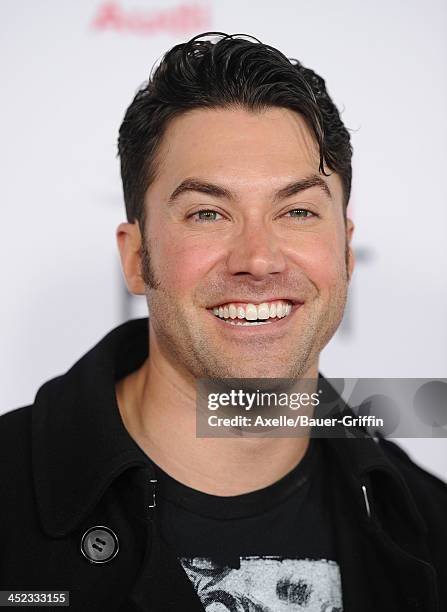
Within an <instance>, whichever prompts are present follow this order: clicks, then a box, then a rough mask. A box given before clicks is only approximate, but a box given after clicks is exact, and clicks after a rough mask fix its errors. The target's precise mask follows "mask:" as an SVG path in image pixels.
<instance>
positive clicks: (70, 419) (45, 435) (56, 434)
mask: <svg viewBox="0 0 447 612" xmlns="http://www.w3.org/2000/svg"><path fill="white" fill-rule="evenodd" d="M147 338H148V325H147V319H143V320H136V321H131V322H129V323H125V324H124V325H121V326H120V327H118V328H116V329H114V330H112V331H111V332H110V333H109V334H108V335H107V336H105V337H104V338H103V339H102V340H101V341H100V342H99V343H98V344H97V345H96V346H95V347H94V348H92V349H91V350H90V351H89V352H88V353H87V354H86V355H84V356H83V357H82V358H81V359H80V360H79V361H78V362H77V363H76V364H75V365H74V366H73V367H72V368H71V369H70V370H69V371H68V372H67V373H66V374H65V375H63V376H60V377H58V378H55V379H53V380H50V381H49V382H47V383H46V384H44V385H43V386H42V387H41V388H40V389H39V391H38V393H37V396H36V399H35V403H34V406H33V410H32V463H33V477H34V486H35V494H36V499H37V505H38V508H39V514H40V518H41V523H42V527H43V529H44V531H45V532H46V533H47V534H48V535H50V536H53V537H60V536H64V535H66V534H67V533H69V532H70V531H72V530H73V529H75V528H76V527H77V525H78V524H79V523H80V522H81V521H82V519H83V518H84V517H85V516H86V515H87V514H88V513H89V512H90V511H91V510H92V509H93V508H94V507H95V505H96V504H97V503H98V501H99V499H100V498H101V496H102V495H103V494H104V493H105V491H106V489H107V488H108V487H109V486H110V485H111V484H112V482H113V481H114V480H115V479H116V478H117V477H118V476H119V475H120V474H122V473H123V472H124V471H125V470H127V469H129V468H132V467H142V468H147V469H149V470H151V463H150V461H149V459H148V458H147V456H146V455H145V454H144V453H143V451H142V450H141V449H140V447H139V446H138V445H137V444H136V442H134V440H133V439H132V438H131V436H130V435H129V434H128V432H127V430H126V429H125V427H124V424H123V422H122V419H121V415H120V413H119V409H118V404H117V401H116V395H115V381H116V380H118V379H119V378H122V377H124V376H126V375H127V374H128V373H130V372H131V371H133V370H135V369H137V368H138V367H139V366H140V365H141V364H142V363H143V361H144V359H145V358H146V356H147Z"/></svg>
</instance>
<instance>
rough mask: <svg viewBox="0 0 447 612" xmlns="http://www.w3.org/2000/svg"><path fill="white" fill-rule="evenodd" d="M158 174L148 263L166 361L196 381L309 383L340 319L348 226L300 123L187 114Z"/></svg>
mask: <svg viewBox="0 0 447 612" xmlns="http://www.w3.org/2000/svg"><path fill="white" fill-rule="evenodd" d="M158 162H159V167H158V174H157V177H156V179H155V180H154V182H153V183H152V184H151V186H150V187H149V189H148V191H147V193H146V197H145V206H146V211H147V214H146V225H145V237H144V240H145V244H144V249H143V253H144V256H143V260H142V265H143V273H144V278H145V279H146V280H147V282H150V284H151V285H152V286H147V299H148V305H149V311H150V324H151V334H152V336H153V335H154V334H155V338H154V337H153V340H156V342H157V344H158V345H159V347H160V350H161V351H162V353H163V355H164V356H165V357H166V358H167V359H169V360H170V361H171V362H172V363H173V365H174V367H176V368H182V369H183V368H184V369H186V371H187V372H188V373H189V374H191V375H192V376H194V377H196V378H197V377H203V378H212V377H214V378H219V377H222V378H232V377H233V378H258V377H259V378H297V377H301V376H306V375H308V376H309V375H311V374H312V375H314V374H315V372H316V368H317V367H318V355H319V353H320V351H321V349H322V348H323V347H324V346H325V345H326V343H327V342H328V341H329V339H330V338H331V337H332V335H333V334H334V332H335V330H336V329H337V327H338V325H339V323H340V321H341V318H342V315H343V310H344V306H345V302H346V294H347V286H348V276H350V273H351V268H352V253H351V252H350V249H349V251H348V252H347V245H348V242H349V240H350V235H351V232H352V227H351V223H350V222H348V224H347V225H346V224H345V221H344V217H343V206H342V198H343V194H342V186H341V181H340V179H339V177H338V176H337V175H336V174H334V173H332V174H331V176H329V177H325V176H323V175H322V174H319V172H318V166H319V157H318V149H317V145H316V143H315V141H314V139H313V138H312V136H311V132H310V131H309V129H308V128H307V127H306V124H305V122H304V120H303V119H302V118H301V117H300V116H299V115H298V114H296V113H293V112H292V111H289V110H286V109H275V108H270V109H268V110H265V111H262V112H258V113H253V112H249V111H247V110H242V109H199V110H194V111H190V112H188V113H186V114H184V115H182V116H179V117H177V118H175V119H174V120H172V121H171V122H170V124H169V126H168V128H167V130H166V132H165V135H164V137H163V140H162V143H161V147H160V150H159V155H158ZM306 179H309V181H308V182H307V183H306V182H304V181H305V180H306ZM318 182H320V183H321V184H318ZM309 185H310V186H309ZM306 187H307V188H306ZM347 253H348V257H346V254H347ZM154 283H155V284H154ZM249 304H251V306H249ZM280 304H281V306H279V305H280ZM219 307H220V309H219ZM275 311H276V316H275ZM216 313H220V315H221V316H218V315H216ZM278 313H279V314H280V315H281V316H280V317H278V316H277V315H278ZM267 316H268V317H269V318H268V319H267V318H266V317H267ZM240 317H242V318H240ZM255 319H256V320H255Z"/></svg>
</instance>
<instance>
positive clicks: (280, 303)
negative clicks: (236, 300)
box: [213, 300, 292, 322]
mask: <svg viewBox="0 0 447 612" xmlns="http://www.w3.org/2000/svg"><path fill="white" fill-rule="evenodd" d="M291 312H292V304H291V303H290V302H285V301H284V300H277V301H275V302H262V304H257V305H256V304H250V303H248V304H245V305H243V306H241V305H236V304H231V303H229V304H224V305H223V306H215V307H214V308H213V313H214V314H215V315H216V316H217V317H219V318H221V319H225V320H227V319H236V318H237V319H246V320H247V321H251V322H253V321H256V320H259V319H260V320H261V322H264V321H267V320H268V319H269V318H270V319H275V318H276V319H282V318H283V317H286V316H287V315H289V314H290V313H291ZM228 322H229V321H228Z"/></svg>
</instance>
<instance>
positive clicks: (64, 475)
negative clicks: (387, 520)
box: [32, 318, 424, 537]
mask: <svg viewBox="0 0 447 612" xmlns="http://www.w3.org/2000/svg"><path fill="white" fill-rule="evenodd" d="M148 337H149V331H148V319H147V318H145V319H137V320H133V321H129V322H127V323H124V324H123V325H121V326H119V327H117V328H116V329H114V330H112V331H111V332H110V333H109V334H107V335H106V336H105V337H104V338H103V339H102V340H101V341H100V342H99V343H98V344H97V345H96V346H95V347H93V348H92V349H91V350H90V351H89V352H88V353H87V354H86V355H84V356H83V357H82V358H81V359H80V360H79V361H78V362H77V363H76V364H75V365H74V366H73V367H72V368H71V369H70V370H69V371H68V372H67V373H66V374H65V375H63V376H60V377H58V378H55V379H53V380H51V381H49V382H47V383H46V384H44V385H43V386H42V387H41V388H40V389H39V391H38V393H37V396H36V400H35V404H34V406H33V410H32V456H33V467H32V469H33V477H34V486H35V494H36V499H37V505H38V509H39V515H40V518H41V523H42V527H43V529H44V531H45V532H46V533H47V534H48V535H50V536H52V537H62V536H64V535H66V534H68V533H69V532H71V531H72V530H74V529H75V528H76V527H77V526H78V524H79V523H80V522H81V521H82V520H83V518H84V517H85V516H86V515H87V514H88V513H89V512H91V511H92V510H93V508H94V507H95V505H96V504H97V503H98V502H99V500H100V498H101V497H102V495H103V494H104V493H105V491H106V490H107V488H108V487H109V486H110V485H111V484H112V483H113V481H114V480H115V479H116V478H117V477H118V476H119V475H120V474H122V473H123V472H124V471H126V470H128V469H130V468H135V467H136V468H143V470H144V473H145V474H146V475H147V476H148V477H153V476H154V470H153V464H152V463H151V461H150V460H149V459H148V457H147V456H146V455H145V454H144V452H143V451H142V450H141V449H140V447H139V446H138V445H137V444H136V442H134V440H133V439H132V438H131V436H130V435H129V434H128V432H127V430H126V428H125V427H124V424H123V422H122V419H121V416H120V413H119V409H118V405H117V401H116V395H115V381H117V380H119V379H120V378H123V377H124V376H126V375H127V374H129V373H130V372H132V371H134V370H136V369H137V368H138V367H139V366H141V365H142V363H143V362H144V360H145V359H146V357H147V354H148ZM321 378H322V382H323V383H324V384H328V383H327V381H325V379H324V378H323V377H321ZM344 409H345V410H349V409H348V408H347V407H345V408H344ZM347 438H350V439H347ZM326 447H327V451H328V452H329V453H330V455H331V459H334V460H335V461H336V462H337V464H338V465H339V466H340V469H341V470H342V471H343V473H344V475H345V478H346V479H347V482H348V484H349V486H350V487H351V488H352V500H353V503H357V505H358V510H359V512H360V513H362V514H363V515H364V516H365V512H366V510H365V498H364V491H363V489H362V486H365V482H366V479H369V478H370V476H371V474H373V473H379V472H380V473H386V474H387V475H388V476H389V478H391V479H392V481H393V482H394V485H395V488H394V491H395V498H394V500H393V502H392V503H397V504H399V506H400V511H401V513H402V518H403V517H404V516H406V515H409V518H410V521H411V526H413V527H414V526H417V527H419V528H421V529H423V528H424V525H423V522H422V519H421V517H420V516H419V514H418V512H417V510H416V507H415V504H414V502H413V501H412V497H411V494H410V492H409V490H408V487H407V486H406V484H405V482H404V480H403V478H402V476H401V475H400V473H399V472H398V470H397V469H395V467H394V466H393V465H392V463H391V462H390V460H389V459H388V457H387V456H386V454H385V453H384V451H383V449H382V448H381V445H379V444H376V442H374V440H373V439H372V438H370V437H369V436H368V435H367V434H365V432H364V431H363V430H359V429H355V428H353V429H351V430H348V429H347V428H343V426H340V429H339V430H338V432H337V434H336V437H331V438H328V439H327V440H326ZM368 482H370V481H369V480H368ZM391 489H393V487H391ZM369 493H370V495H371V491H370V492H369ZM373 493H374V496H375V499H378V501H379V502H380V489H378V490H377V491H373ZM382 501H384V502H386V501H387V500H382Z"/></svg>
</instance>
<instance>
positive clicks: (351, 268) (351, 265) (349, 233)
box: [346, 218, 355, 280]
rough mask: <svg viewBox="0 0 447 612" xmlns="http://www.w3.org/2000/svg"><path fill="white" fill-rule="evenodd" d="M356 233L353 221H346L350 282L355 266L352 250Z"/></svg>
mask: <svg viewBox="0 0 447 612" xmlns="http://www.w3.org/2000/svg"><path fill="white" fill-rule="evenodd" d="M353 233H354V223H353V222H352V219H349V218H347V219H346V244H347V250H348V256H347V268H348V280H351V278H352V274H353V272H354V266H355V256H354V251H353V250H352V234H353Z"/></svg>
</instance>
